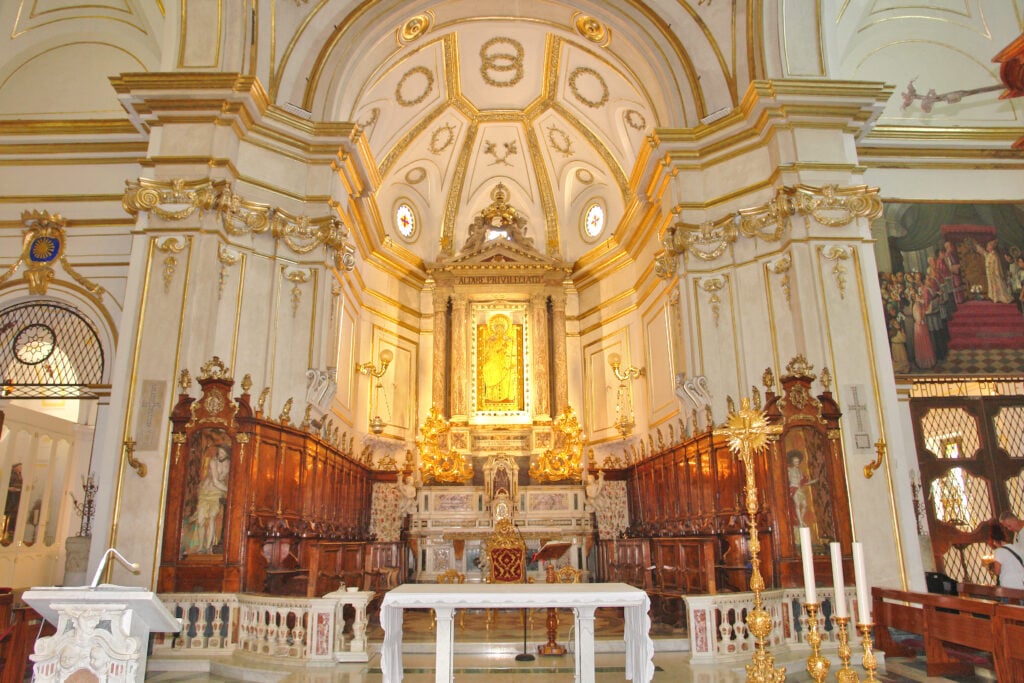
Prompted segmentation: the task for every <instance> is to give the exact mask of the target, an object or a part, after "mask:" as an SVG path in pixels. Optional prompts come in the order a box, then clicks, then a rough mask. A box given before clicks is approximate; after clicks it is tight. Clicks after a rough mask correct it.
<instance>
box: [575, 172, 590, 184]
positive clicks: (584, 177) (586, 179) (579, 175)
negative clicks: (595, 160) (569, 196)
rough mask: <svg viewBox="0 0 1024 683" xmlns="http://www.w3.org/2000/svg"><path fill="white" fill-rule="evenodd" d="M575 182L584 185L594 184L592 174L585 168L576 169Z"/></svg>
mask: <svg viewBox="0 0 1024 683" xmlns="http://www.w3.org/2000/svg"><path fill="white" fill-rule="evenodd" d="M576 180H578V181H580V182H581V183H583V184H584V185H589V184H590V183H592V182H594V174H593V173H591V172H590V171H588V170H587V169H585V168H577V169H576Z"/></svg>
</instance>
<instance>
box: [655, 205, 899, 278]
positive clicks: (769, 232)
mask: <svg viewBox="0 0 1024 683" xmlns="http://www.w3.org/2000/svg"><path fill="white" fill-rule="evenodd" d="M881 212H882V201H881V200H880V199H879V198H878V188H877V187H868V186H867V185H854V186H852V187H839V186H838V185H824V186H822V187H812V186H810V185H797V186H796V187H781V188H779V189H778V190H777V191H776V193H775V196H774V197H772V198H771V199H770V200H769V201H767V202H765V203H764V204H762V205H760V206H755V207H752V208H748V209H740V210H739V211H737V212H736V213H734V214H730V215H727V216H724V217H722V218H719V219H716V220H711V221H705V222H704V223H701V224H700V225H694V224H690V223H684V222H682V221H678V222H676V223H673V224H672V225H671V226H669V228H668V229H667V230H666V231H665V237H664V239H663V240H662V246H663V247H664V252H659V254H658V255H657V256H656V257H655V274H656V275H657V276H658V277H659V278H662V279H668V278H671V277H674V276H675V274H676V269H677V268H676V264H675V257H676V256H678V255H680V254H682V253H684V252H685V253H689V254H693V255H694V256H696V257H697V258H699V259H701V260H702V261H713V260H715V259H717V258H718V257H719V256H721V255H722V254H724V253H725V250H726V249H727V248H728V247H729V245H730V244H732V243H733V242H735V241H736V239H737V238H738V237H739V235H743V236H744V237H750V238H759V239H762V240H765V241H767V242H778V241H779V240H781V239H782V237H783V235H785V233H786V232H787V231H788V230H789V227H790V219H791V217H792V216H794V215H797V214H802V215H807V216H811V217H812V218H814V220H815V221H817V222H818V223H820V224H821V225H824V226H827V227H830V228H842V227H845V226H847V225H849V224H850V223H852V222H853V221H854V220H855V219H857V218H867V219H868V220H870V219H872V218H874V217H876V216H878V215H879V214H880V213H881Z"/></svg>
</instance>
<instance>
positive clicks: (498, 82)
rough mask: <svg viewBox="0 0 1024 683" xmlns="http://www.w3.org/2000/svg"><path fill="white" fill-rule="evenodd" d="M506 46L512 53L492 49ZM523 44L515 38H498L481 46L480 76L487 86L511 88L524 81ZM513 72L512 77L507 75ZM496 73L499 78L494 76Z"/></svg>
mask: <svg viewBox="0 0 1024 683" xmlns="http://www.w3.org/2000/svg"><path fill="white" fill-rule="evenodd" d="M495 46H504V47H506V48H511V49H512V52H502V51H494V50H492V49H491V48H493V47H495ZM524 53H525V51H524V50H523V44H522V43H520V42H519V41H518V40H515V39H514V38H508V37H506V36H496V37H494V38H491V39H490V40H488V41H487V42H486V43H484V44H483V45H481V46H480V76H481V77H482V78H483V79H484V82H485V83H487V85H491V86H494V87H495V88H509V87H511V86H513V85H515V84H516V83H518V82H519V81H521V80H523V75H524V74H525V70H524V69H523V55H524ZM509 72H511V75H510V76H508V75H505V74H508V73H509ZM492 73H495V74H498V76H492V75H491V74H492Z"/></svg>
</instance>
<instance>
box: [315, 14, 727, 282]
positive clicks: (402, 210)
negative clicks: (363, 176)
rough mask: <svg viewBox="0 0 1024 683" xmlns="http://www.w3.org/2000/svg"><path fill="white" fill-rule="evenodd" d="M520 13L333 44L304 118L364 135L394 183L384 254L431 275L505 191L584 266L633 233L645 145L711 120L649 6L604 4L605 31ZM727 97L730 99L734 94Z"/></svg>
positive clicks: (346, 30) (380, 202) (396, 24)
mask: <svg viewBox="0 0 1024 683" xmlns="http://www.w3.org/2000/svg"><path fill="white" fill-rule="evenodd" d="M481 5H489V6H490V8H491V13H488V14H487V15H486V16H481V12H480V10H481ZM512 5H513V6H514V7H515V8H516V9H515V10H512V9H505V8H502V9H501V10H499V9H497V8H498V7H499V6H498V5H497V4H496V3H466V2H453V3H442V4H439V5H431V6H429V7H423V8H421V9H420V10H419V11H416V10H415V8H416V7H417V5H414V4H412V3H410V4H407V5H405V8H409V7H413V8H414V10H413V11H414V12H416V13H410V12H409V10H408V9H405V10H404V13H402V14H398V12H399V11H400V10H393V9H392V10H390V11H391V14H387V11H388V10H387V9H386V8H381V9H380V14H377V15H373V16H370V15H369V14H367V15H365V16H358V17H347V18H346V22H343V24H342V25H341V26H336V27H335V31H334V32H333V34H332V35H331V36H330V37H329V38H327V39H326V42H327V43H328V47H327V48H326V49H325V50H323V51H322V52H321V55H320V58H319V59H320V62H319V63H318V64H316V65H313V67H312V68H311V72H312V74H313V75H312V77H311V78H310V79H309V83H308V85H307V90H306V92H305V95H304V97H305V101H304V105H305V106H306V107H308V108H309V109H311V110H313V111H314V116H315V117H317V118H323V119H325V120H332V119H333V120H344V121H354V122H356V123H358V124H359V125H360V126H361V128H362V129H363V131H364V133H365V135H366V138H367V140H368V142H369V146H370V148H371V149H372V152H373V155H374V158H375V160H376V162H377V164H378V171H379V173H380V179H381V181H380V185H379V191H378V193H377V196H376V199H377V206H378V207H379V210H380V222H381V226H382V229H383V232H384V235H383V236H382V243H383V244H384V245H391V246H393V247H396V248H397V249H396V250H397V251H404V250H408V251H409V252H412V253H413V254H415V256H417V257H419V259H421V260H422V261H424V262H430V261H438V260H444V259H446V258H447V257H450V256H451V255H453V254H454V253H456V252H458V251H459V250H460V249H461V248H462V247H463V243H464V242H465V240H466V237H467V234H468V227H469V225H470V224H471V223H472V220H473V218H474V216H476V215H477V214H479V213H480V211H481V210H483V209H484V208H485V207H487V206H488V205H489V204H491V202H492V201H493V199H492V193H493V192H494V191H495V188H496V187H497V186H498V185H499V183H500V184H502V185H504V187H505V188H506V191H507V193H508V203H509V204H510V205H511V206H512V207H514V208H515V209H516V210H518V211H519V213H520V214H522V215H524V216H525V217H526V218H527V231H528V236H529V237H532V238H533V239H534V241H535V244H536V245H537V248H538V250H539V251H541V252H542V253H545V254H546V255H548V256H551V257H555V258H559V259H562V260H565V261H569V262H573V261H575V260H576V259H578V258H580V257H581V256H582V255H584V254H585V253H587V252H588V251H589V250H591V249H593V248H594V247H595V245H596V244H599V243H601V242H603V241H604V240H605V239H607V238H608V237H609V236H610V235H611V234H612V232H613V231H614V230H615V229H616V226H617V225H618V224H619V222H620V221H621V220H622V217H623V214H624V212H625V211H626V208H627V206H628V197H629V195H630V190H629V185H630V175H631V173H632V172H633V167H634V164H635V162H636V159H637V156H638V153H639V152H640V150H641V148H642V145H643V144H644V141H645V139H646V137H647V136H648V135H650V134H651V132H652V131H653V130H654V129H655V128H656V127H660V126H672V127H687V126H692V125H695V122H696V119H698V118H699V117H700V116H702V115H703V114H704V113H705V112H706V104H705V98H704V97H703V95H702V94H701V92H700V88H699V87H697V88H696V90H695V89H694V87H693V85H694V84H699V78H698V77H696V76H694V71H693V69H691V68H690V67H689V66H688V64H689V63H690V62H689V56H688V55H686V53H685V51H684V50H683V49H682V48H681V46H680V45H679V44H678V43H677V40H678V39H677V37H676V36H675V35H674V32H672V31H669V30H668V25H667V24H665V23H664V21H663V20H662V19H661V18H659V16H658V15H657V14H656V13H653V12H651V11H650V10H647V9H646V7H643V6H640V5H638V4H633V7H632V8H630V7H628V6H627V7H615V8H611V9H609V8H607V7H605V6H604V5H600V6H597V5H595V7H596V8H598V9H602V8H603V9H605V16H595V15H590V14H585V13H582V12H580V10H579V9H577V8H575V7H571V6H569V5H565V4H561V3H549V2H531V3H512ZM677 7H678V6H677ZM629 9H633V10H634V12H633V15H632V16H630V17H629V18H628V19H627V18H626V15H627V14H628V10H629ZM525 10H528V11H529V12H530V15H529V16H525ZM517 11H519V12H522V13H523V16H515V13H516V12H517ZM500 12H503V14H502V13H500ZM510 12H511V13H512V14H513V15H512V16H509V13H510ZM619 12H625V13H626V14H622V15H619V14H617V13H619ZM638 17H639V19H638ZM711 18H713V17H711ZM734 19H735V17H734V16H732V15H731V13H730V12H725V13H724V14H723V17H722V21H731V20H734ZM627 31H632V32H633V33H634V35H629V34H628V33H627ZM636 36H641V37H642V40H637V39H636ZM702 39H703V41H704V43H707V39H708V35H707V34H704V35H703V36H702ZM644 45H647V46H651V45H659V46H660V47H658V48H657V49H652V48H650V47H643V46H644ZM710 80H711V81H712V82H714V80H715V79H713V78H712V79H710ZM719 81H720V82H722V83H726V81H728V79H722V78H719ZM723 89H724V91H725V92H726V93H727V97H728V98H729V99H730V100H731V99H732V95H731V94H728V92H729V91H730V90H733V91H734V90H735V86H734V85H726V86H725V87H724V88H723ZM595 205H596V206H597V207H598V208H597V209H595V208H594V207H595ZM410 209H411V211H410ZM396 212H397V214H398V215H397V217H396ZM602 215H603V217H604V224H603V226H602V225H601V224H600V220H599V219H600V218H601V217H602ZM399 227H401V228H402V229H403V230H404V231H405V232H406V234H404V235H403V234H402V231H400V230H399Z"/></svg>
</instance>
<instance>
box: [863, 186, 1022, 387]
mask: <svg viewBox="0 0 1024 683" xmlns="http://www.w3.org/2000/svg"><path fill="white" fill-rule="evenodd" d="M879 226H883V227H884V233H885V234H884V238H880V239H878V241H877V242H876V246H875V250H876V257H877V260H878V269H879V274H878V276H879V285H880V287H881V294H882V304H883V306H884V308H885V322H886V326H887V329H888V334H889V346H890V353H891V355H892V362H893V369H894V370H895V372H896V374H897V375H908V374H953V375H991V374H1003V373H1011V372H1020V368H1021V367H1024V204H976V203H975V204H960V203H910V202H886V203H885V210H884V212H883V216H882V219H881V220H880V223H876V227H879ZM877 234H878V233H877V231H876V235H877ZM880 237H881V236H880Z"/></svg>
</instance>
